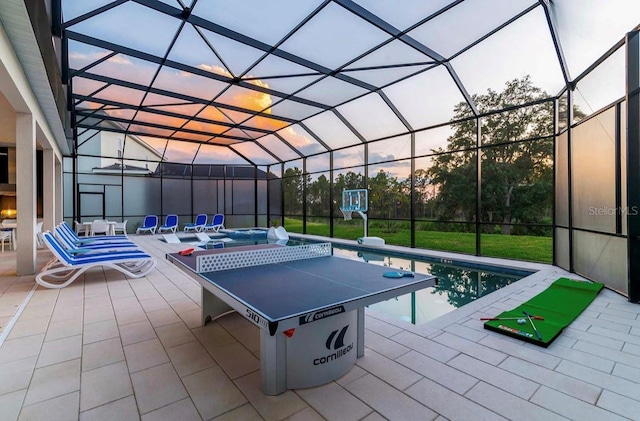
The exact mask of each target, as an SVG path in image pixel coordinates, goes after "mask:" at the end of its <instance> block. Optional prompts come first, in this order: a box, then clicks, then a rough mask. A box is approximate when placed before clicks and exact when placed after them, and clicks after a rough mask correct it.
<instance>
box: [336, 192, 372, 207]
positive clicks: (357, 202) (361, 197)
mask: <svg viewBox="0 0 640 421" xmlns="http://www.w3.org/2000/svg"><path fill="white" fill-rule="evenodd" d="M367 196H368V195H367V190H366V189H357V190H342V206H341V207H340V209H342V210H343V211H348V212H366V211H367V208H368V199H367Z"/></svg>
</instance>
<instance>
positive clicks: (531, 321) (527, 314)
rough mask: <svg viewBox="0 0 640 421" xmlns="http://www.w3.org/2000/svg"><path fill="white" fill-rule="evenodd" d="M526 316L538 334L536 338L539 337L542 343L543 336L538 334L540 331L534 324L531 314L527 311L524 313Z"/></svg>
mask: <svg viewBox="0 0 640 421" xmlns="http://www.w3.org/2000/svg"><path fill="white" fill-rule="evenodd" d="M523 313H524V315H525V316H527V319H529V323H531V327H532V328H533V331H534V332H535V333H536V336H537V337H538V340H539V341H541V340H542V336H541V335H540V332H538V329H536V325H534V324H533V320H532V319H531V317H532V316H531V314H529V313H527V312H526V311H523Z"/></svg>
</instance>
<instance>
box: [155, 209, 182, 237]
mask: <svg viewBox="0 0 640 421" xmlns="http://www.w3.org/2000/svg"><path fill="white" fill-rule="evenodd" d="M177 229H178V215H175V214H173V213H170V214H169V215H167V217H166V218H165V219H164V225H160V226H159V227H158V234H162V233H163V232H169V231H171V232H172V233H174V234H175V233H176V230H177Z"/></svg>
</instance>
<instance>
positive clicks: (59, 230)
mask: <svg viewBox="0 0 640 421" xmlns="http://www.w3.org/2000/svg"><path fill="white" fill-rule="evenodd" d="M54 233H55V236H56V238H57V239H58V240H59V241H60V244H62V245H63V246H64V247H65V248H66V249H67V250H68V251H69V253H72V254H78V253H88V252H92V251H101V252H104V251H106V250H120V249H137V248H138V246H137V245H136V244H135V243H133V242H131V241H102V242H101V241H93V242H81V243H76V242H75V241H74V239H73V237H71V236H70V235H69V233H68V232H67V231H66V230H65V229H64V227H62V226H60V225H58V226H57V227H56V228H55V229H54Z"/></svg>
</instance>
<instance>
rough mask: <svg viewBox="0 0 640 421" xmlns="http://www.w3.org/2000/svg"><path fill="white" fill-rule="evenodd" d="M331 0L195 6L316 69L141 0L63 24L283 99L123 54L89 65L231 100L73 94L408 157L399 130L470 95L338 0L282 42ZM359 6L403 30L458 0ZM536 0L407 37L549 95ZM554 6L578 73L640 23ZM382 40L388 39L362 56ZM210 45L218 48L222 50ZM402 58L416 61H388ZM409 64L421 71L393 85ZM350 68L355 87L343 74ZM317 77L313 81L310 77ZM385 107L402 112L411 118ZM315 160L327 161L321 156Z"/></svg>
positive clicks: (635, 10)
mask: <svg viewBox="0 0 640 421" xmlns="http://www.w3.org/2000/svg"><path fill="white" fill-rule="evenodd" d="M62 2H63V14H64V19H65V20H66V21H69V20H70V19H74V18H76V17H78V16H81V15H82V14H83V13H86V12H89V11H91V10H93V9H95V8H97V7H101V6H103V5H106V4H108V3H110V1H108V0H91V1H87V0H62ZM162 3H166V4H168V5H170V6H173V7H179V5H178V2H177V0H163V1H162ZM321 3H322V2H321V1H319V0H305V1H299V0H271V1H269V2H264V1H260V0H243V1H242V2H238V1H235V0H216V1H215V2H211V1H205V0H199V1H198V2H197V3H196V5H195V7H194V9H193V15H194V16H197V17H200V18H203V19H207V20H209V21H211V22H213V23H214V24H218V25H222V26H225V27H227V28H228V29H230V30H232V31H235V32H237V33H239V34H241V35H242V36H246V37H249V38H252V39H254V40H257V41H260V42H262V43H265V44H268V45H269V46H274V45H276V44H278V49H279V50H280V51H282V52H283V54H282V55H284V56H286V55H287V54H293V55H295V56H297V57H299V58H301V59H303V60H308V67H307V66H302V65H300V64H296V63H293V62H291V61H288V60H285V59H284V58H282V57H278V56H276V55H269V56H265V54H264V52H263V51H261V50H259V49H256V48H252V47H249V46H247V45H244V44H242V43H239V42H237V41H234V40H231V39H229V38H226V37H223V36H221V35H219V34H217V33H214V32H211V31H208V30H206V29H203V28H199V27H194V26H193V25H191V24H186V25H184V26H182V27H181V23H180V21H179V20H178V19H174V18H172V17H170V16H167V15H165V14H162V13H159V12H156V11H153V10H150V9H148V8H146V7H144V6H141V5H140V4H138V3H135V2H126V3H124V4H122V5H120V6H118V7H116V8H114V9H111V10H109V11H106V12H103V13H101V14H100V15H97V16H95V17H93V18H90V19H87V20H85V21H83V22H80V23H78V24H75V25H72V26H70V27H69V28H67V29H68V30H69V31H73V32H77V33H80V34H85V35H89V36H91V37H95V38H97V39H100V40H104V41H106V42H109V43H114V44H117V45H121V46H125V47H128V48H132V49H135V50H138V51H141V52H143V53H146V54H150V55H152V56H155V57H158V58H163V57H164V56H165V55H166V58H167V60H169V61H170V62H176V63H183V64H185V65H187V66H190V67H191V68H193V69H197V71H199V72H203V73H204V74H213V75H215V76H216V77H227V78H244V79H245V80H246V82H247V83H249V84H251V85H253V86H256V87H258V88H269V89H273V90H275V91H278V92H282V93H283V94H282V95H281V96H278V95H270V94H268V93H265V92H261V91H257V90H252V89H247V88H244V87H241V86H233V87H231V88H230V89H228V90H226V91H225V87H226V84H225V83H224V82H222V81H217V80H212V79H210V78H207V77H204V76H202V75H199V74H195V73H192V72H188V71H185V70H182V69H176V68H172V67H170V66H163V67H161V68H160V66H159V64H157V63H154V62H150V61H145V60H141V59H137V58H134V57H132V56H129V55H125V54H116V55H113V56H112V57H110V58H108V59H107V60H105V61H103V62H102V63H100V64H98V65H96V66H93V67H91V68H90V69H89V71H90V72H92V73H94V74H97V75H103V76H109V77H114V78H118V79H121V80H125V81H127V82H131V83H134V84H137V85H142V86H146V85H148V84H150V83H151V82H152V81H153V85H152V86H153V88H155V89H161V90H166V91H173V92H178V93H180V94H183V95H186V96H189V97H194V98H199V99H201V100H204V101H209V100H211V99H212V98H216V99H215V101H216V103H220V104H224V105H225V106H226V107H213V106H208V107H205V108H204V109H203V106H202V104H193V103H186V102H185V101H183V100H179V99H175V98H168V97H163V96H162V95H156V94H148V95H146V96H145V93H144V91H142V92H140V91H136V90H133V89H129V88H124V87H118V86H107V87H105V84H104V83H102V82H97V81H94V80H91V79H88V78H82V77H79V76H76V77H74V80H73V90H74V93H77V94H81V95H90V94H92V93H95V92H96V91H97V90H99V92H98V93H97V94H96V96H97V97H99V98H103V99H108V100H113V101H118V102H124V103H128V104H132V105H133V106H134V108H135V107H137V106H138V105H141V104H142V105H144V106H150V107H155V109H159V110H160V109H161V110H165V111H171V112H176V113H180V114H187V115H190V116H194V115H195V116H196V117H198V118H204V119H213V120H217V121H220V122H222V123H223V124H209V123H205V122H202V121H197V120H192V121H188V119H186V118H176V117H169V116H160V115H154V114H153V113H141V112H139V113H137V115H136V118H137V119H138V120H142V121H144V122H147V123H152V124H160V125H165V126H174V127H181V126H183V125H184V128H185V129H187V130H182V131H180V132H178V133H176V134H175V136H176V137H178V138H182V139H190V140H193V141H206V140H207V139H209V136H204V135H201V134H197V133H192V132H189V131H188V130H195V131H203V132H207V133H210V134H211V135H215V134H220V133H223V132H225V131H226V134H227V135H231V136H234V137H236V138H237V140H252V139H256V138H258V137H260V136H263V135H264V134H265V133H268V132H273V131H277V132H278V134H279V135H281V136H282V137H283V138H285V139H286V141H287V142H288V143H289V144H290V145H291V146H293V147H294V148H296V149H297V150H298V151H299V152H300V153H302V154H303V155H309V154H314V153H318V152H321V151H325V150H326V149H325V147H324V146H323V145H322V144H321V142H322V143H324V144H325V145H327V146H328V147H329V148H331V149H336V148H342V147H347V146H355V147H352V148H349V149H344V150H341V151H339V152H336V154H335V162H334V164H335V165H336V166H337V165H340V166H358V165H363V164H365V163H364V162H363V153H362V150H363V148H362V146H361V144H362V140H365V141H371V140H376V139H381V138H386V137H390V136H397V137H394V138H392V139H389V140H383V141H380V143H371V144H370V150H369V163H376V162H381V161H384V160H392V159H403V158H406V157H407V156H408V155H407V154H408V153H409V152H410V151H409V150H408V146H407V145H408V141H407V138H408V137H407V136H406V135H405V136H402V135H401V134H402V133H406V132H407V131H408V130H409V128H411V129H421V128H424V127H430V126H433V125H437V124H441V123H444V122H447V121H449V120H450V119H451V118H452V116H453V107H454V106H455V105H456V104H457V103H459V102H461V101H463V99H464V97H463V95H462V93H461V92H460V90H459V88H458V86H457V85H456V84H455V83H454V80H453V78H452V74H451V72H450V71H449V70H448V69H446V68H445V67H443V66H436V67H434V68H431V69H429V70H427V71H423V70H424V69H428V68H429V67H431V66H432V64H431V63H432V62H433V59H432V58H431V57H429V56H427V55H424V54H422V53H421V52H419V51H417V50H416V49H414V48H412V47H410V46H408V45H407V44H404V43H402V42H401V41H398V40H392V39H391V37H390V36H389V35H388V34H387V33H386V32H384V31H382V30H380V29H378V28H376V27H375V26H373V25H371V24H369V23H368V22H366V21H365V20H363V19H361V18H359V17H357V16H356V15H354V14H353V13H351V12H350V11H348V10H346V9H345V8H343V7H342V6H340V5H338V4H337V3H333V2H331V3H329V4H328V5H327V6H326V7H324V8H322V9H321V10H319V11H318V13H317V14H316V15H315V16H313V17H312V18H311V19H309V20H308V22H306V24H305V25H304V26H302V27H300V28H299V29H298V30H297V31H295V32H294V33H293V34H292V35H291V36H290V37H289V38H288V39H286V40H284V41H282V39H283V37H285V36H286V35H287V34H288V33H290V32H291V31H292V30H293V29H294V28H295V27H296V25H298V24H299V23H300V21H301V20H302V19H304V18H305V17H307V16H308V15H309V14H310V13H311V12H313V11H314V10H316V9H317V8H318V7H319V6H320V5H321ZM355 3H356V5H357V7H362V8H364V9H366V10H367V11H369V12H371V13H375V14H377V16H378V17H380V18H381V19H383V20H384V21H386V22H388V23H389V24H391V25H394V26H395V27H396V28H397V29H399V30H407V29H408V28H411V27H412V25H415V24H416V23H417V22H418V21H420V20H421V19H422V18H424V17H426V16H428V15H429V14H431V13H434V12H435V11H437V10H438V9H439V8H440V7H444V6H446V5H448V4H450V3H451V0H438V1H430V2H424V1H422V0H397V1H394V2H385V1H376V0H356V1H355ZM536 4H538V2H537V1H534V0H465V1H464V2H462V3H461V4H459V5H456V6H455V7H452V8H450V9H449V10H447V11H446V12H444V13H442V14H440V15H439V16H437V17H435V18H433V19H432V20H430V21H428V22H426V23H425V24H423V25H420V26H417V27H415V28H412V29H411V30H409V31H408V35H409V36H411V37H412V38H413V39H415V40H417V41H418V42H420V43H421V44H422V45H424V46H426V47H427V48H429V49H431V50H433V51H435V53H437V54H438V55H440V56H442V57H445V58H449V59H450V64H451V69H453V70H454V71H455V75H457V77H458V78H459V80H460V81H461V82H462V84H463V85H464V87H465V89H466V90H467V92H468V93H469V94H471V95H473V94H483V93H486V92H487V90H488V89H492V90H495V91H501V90H502V89H503V87H504V85H505V82H507V81H509V80H513V79H515V78H521V77H523V76H525V75H530V76H531V78H532V81H533V83H534V85H536V86H538V87H540V88H541V89H543V90H544V91H546V92H547V93H548V94H549V95H555V94H557V93H558V92H559V91H560V90H561V89H562V87H563V86H564V81H563V76H562V72H561V69H560V66H559V64H558V60H557V55H556V51H555V48H554V44H553V40H552V38H551V35H550V32H549V30H548V25H547V21H546V16H545V14H544V11H543V9H542V7H541V6H537V7H532V6H534V5H536ZM528 8H531V11H529V12H528V13H527V14H526V15H524V16H522V17H521V18H519V19H517V20H516V21H515V22H513V23H511V24H509V25H507V26H506V27H504V28H502V29H501V30H500V31H498V32H497V33H495V34H493V35H491V36H489V37H488V38H486V39H484V40H483V41H482V42H480V43H478V44H477V45H474V46H473V47H471V48H468V46H469V44H470V43H472V42H474V41H475V40H477V39H479V38H481V37H483V36H485V35H486V34H488V33H489V32H490V31H492V30H493V29H495V28H496V27H498V26H499V25H502V24H504V23H505V22H507V21H508V20H509V19H511V18H512V17H513V16H515V15H517V14H518V13H520V12H522V11H524V10H527V9H528ZM551 11H552V20H553V22H554V24H555V25H556V27H557V28H558V33H559V41H560V43H561V46H562V50H563V53H564V57H565V58H566V60H567V64H568V69H569V75H570V77H572V78H573V77H576V76H577V75H579V74H580V73H581V72H582V71H584V69H585V68H586V67H588V66H589V64H590V63H592V62H593V61H594V60H596V59H597V58H598V57H599V56H600V55H602V54H603V53H604V52H605V51H606V50H608V49H609V48H610V47H611V46H612V45H613V44H614V43H615V42H617V41H618V40H620V39H621V38H622V37H623V36H624V34H625V33H626V32H627V31H628V30H631V29H632V28H633V27H634V26H636V25H637V24H638V23H640V2H637V1H635V0H612V1H606V2H602V1H599V0H581V1H580V2H578V1H577V0H552V1H551ZM180 28H181V30H180V33H179V36H178V37H177V39H176V40H175V43H174V44H173V45H172V40H173V38H174V36H175V34H176V31H177V30H178V29H180ZM379 45H383V47H381V48H380V49H378V50H377V51H374V52H372V53H370V54H368V55H365V56H364V57H362V58H360V59H358V60H356V59H357V58H358V57H359V56H360V55H362V54H364V53H366V52H368V51H370V50H371V49H372V48H375V47H377V46H379ZM210 46H213V47H214V49H215V53H214V52H213V51H212V50H211V48H210ZM170 47H171V48H170ZM69 51H70V55H69V61H70V66H71V68H73V69H82V68H84V67H85V66H88V65H90V64H91V63H93V62H94V61H96V60H99V59H104V58H105V57H107V56H108V55H109V54H112V52H111V51H110V50H108V49H101V48H97V47H94V46H91V45H88V44H84V43H81V42H77V41H71V42H70V44H69ZM623 59H624V57H623V58H622V60H621V59H620V54H617V55H616V56H615V57H612V59H611V60H609V61H608V63H607V65H606V66H603V69H602V70H601V71H600V72H599V73H594V75H593V77H590V78H587V79H585V81H584V82H583V83H582V84H581V85H582V86H581V85H579V86H578V90H579V101H582V105H581V109H583V110H597V109H599V108H600V107H601V106H604V105H606V104H607V103H609V102H611V101H613V100H615V99H617V98H618V97H619V96H620V95H619V92H620V87H621V86H622V87H624V85H623V83H624V60H623ZM401 64H412V65H411V66H403V67H395V68H381V66H389V65H401ZM314 66H316V67H314ZM317 66H320V68H324V69H330V70H335V69H340V68H343V69H342V71H341V72H340V74H341V75H342V76H343V79H338V78H335V77H325V78H323V75H322V74H320V73H319V72H318V67H317ZM156 73H157V75H156ZM411 74H415V75H414V76H412V77H409V78H407V79H405V80H402V81H399V82H396V83H391V82H393V81H395V80H397V79H398V78H401V77H406V76H408V75H411ZM611 75H615V77H611ZM620 77H622V82H620ZM154 78H155V79H154ZM349 78H352V79H351V80H353V81H354V82H355V84H354V83H349V82H348V81H346V80H345V79H349ZM314 82H317V83H315V84H312V85H309V84H311V83H314ZM390 83H391V84H390ZM621 83H622V85H621ZM367 86H368V87H370V88H373V89H377V88H382V89H381V90H380V92H381V93H382V94H383V96H381V95H379V94H378V93H368V92H369V90H368V89H366V87H367ZM302 88H304V89H302ZM292 93H295V95H296V96H297V97H299V98H301V100H300V101H298V102H296V101H292V100H285V99H283V97H285V96H286V95H288V94H292ZM353 98H357V99H355V100H353ZM388 103H390V104H392V106H393V107H395V109H396V110H397V111H398V112H399V113H400V114H401V115H402V118H403V119H404V122H403V121H402V120H401V119H400V118H398V116H397V115H396V114H395V113H394V112H393V110H392V108H391V107H390V106H389V104H388ZM321 104H324V105H325V106H330V107H333V106H337V107H336V110H337V111H338V113H340V115H342V116H343V117H344V120H342V119H340V118H339V117H338V116H337V115H336V114H334V113H333V112H331V111H323V108H322V107H320V105H321ZM81 106H85V107H88V108H96V107H98V106H99V104H97V103H87V102H85V103H83V104H81ZM237 107H240V108H242V109H247V110H252V111H262V112H263V116H257V117H253V118H251V116H250V115H249V114H246V113H243V112H240V111H239V110H238V109H237ZM594 107H595V108H594ZM108 112H109V113H110V114H111V115H113V116H116V117H119V118H123V119H131V118H132V117H133V115H134V113H135V111H134V110H133V109H131V110H126V109H120V110H110V111H108ZM268 116H280V117H282V118H269V117H268ZM299 119H304V121H303V124H304V125H305V126H306V127H308V128H309V130H311V131H312V132H313V133H314V134H315V135H316V136H317V137H318V138H320V140H321V142H319V141H318V140H317V139H316V138H315V137H314V136H312V135H311V134H310V133H308V132H307V131H305V130H304V128H303V127H301V126H300V125H297V124H294V125H290V124H291V123H290V121H291V120H299ZM345 121H346V122H347V124H345ZM239 122H243V123H242V124H243V125H244V126H246V127H248V130H244V131H242V130H238V129H232V130H230V131H227V130H229V127H228V126H225V125H224V123H226V124H234V123H239ZM349 125H350V126H351V127H352V128H353V129H355V131H356V132H357V133H358V134H359V135H360V136H361V137H360V138H359V137H358V136H357V135H356V134H355V133H354V131H353V130H351V129H350V128H349V127H348V126H349ZM130 129H132V130H141V131H147V132H151V131H153V133H154V134H156V135H158V136H167V135H169V134H170V133H171V131H170V130H168V129H166V128H164V129H163V128H156V129H149V128H148V127H147V126H144V125H135V126H131V128H130ZM450 133H451V130H450V129H448V128H446V127H445V128H441V129H435V130H430V131H428V132H426V133H422V134H420V135H419V136H418V138H417V142H416V149H417V150H418V151H419V152H420V153H428V152H429V151H430V150H431V149H433V148H436V147H440V146H445V145H446V138H447V136H448V135H449V134H450ZM218 139H219V140H223V139H222V138H218ZM237 140H225V141H224V142H226V143H230V142H235V141H237ZM145 141H147V143H149V144H150V145H152V146H153V147H154V148H156V149H157V150H159V151H160V152H163V153H165V159H168V160H172V161H176V162H191V161H192V160H193V156H194V153H196V152H197V153H198V155H197V156H196V160H195V162H197V163H240V162H245V161H244V160H243V159H242V158H241V157H240V156H239V155H238V154H236V153H235V152H233V151H232V150H230V149H228V148H226V147H224V146H222V147H221V146H214V145H204V146H202V147H199V146H198V145H194V144H191V143H185V142H179V141H169V142H166V141H165V140H162V139H157V138H155V139H154V138H149V139H147V137H145ZM356 145H360V146H356ZM233 148H234V149H236V150H237V151H238V152H239V154H240V155H242V156H246V157H247V158H249V159H250V160H252V161H253V162H255V163H257V164H259V165H268V164H272V163H276V162H277V160H276V159H275V158H274V157H272V156H271V155H269V154H268V153H266V152H265V151H264V149H268V150H269V151H271V152H272V153H273V154H274V155H276V156H277V157H278V158H279V159H282V160H290V159H295V158H297V157H298V153H297V152H295V151H292V150H291V149H290V148H289V147H288V146H287V145H286V144H285V143H283V142H282V141H280V140H279V139H278V138H277V137H275V136H273V135H268V136H265V137H264V138H260V139H259V140H257V141H256V143H254V142H244V143H236V144H235V145H234V146H233ZM263 148H264V149H263ZM125 155H126V147H125ZM309 162H310V163H311V165H309V163H308V171H324V170H326V169H327V168H328V163H327V162H328V160H327V159H312V160H309ZM315 162H317V163H318V164H314V163H315ZM386 167H387V168H388V171H390V172H391V173H392V174H394V175H398V176H400V177H406V176H407V175H408V173H409V169H408V168H409V167H408V161H403V162H398V163H394V164H393V165H392V164H388V165H387V166H386Z"/></svg>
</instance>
